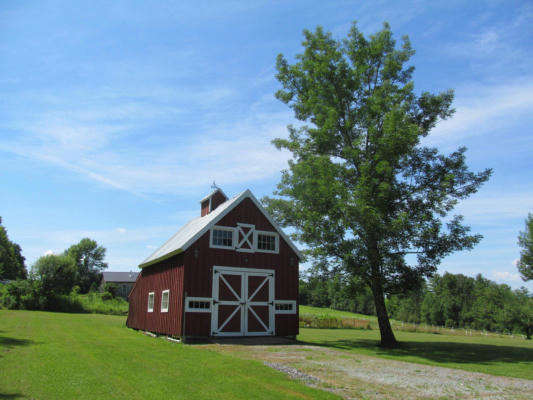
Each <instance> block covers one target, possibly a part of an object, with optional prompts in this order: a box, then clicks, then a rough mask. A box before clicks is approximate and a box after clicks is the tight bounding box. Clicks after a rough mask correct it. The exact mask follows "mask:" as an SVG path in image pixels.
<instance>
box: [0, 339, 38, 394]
mask: <svg viewBox="0 0 533 400" xmlns="http://www.w3.org/2000/svg"><path fill="white" fill-rule="evenodd" d="M34 344H41V343H40V342H36V341H34V340H30V339H17V338H13V337H9V336H0V347H2V350H3V351H10V350H11V349H12V348H14V347H18V346H30V345H34ZM0 357H2V355H1V353H0ZM3 395H4V394H2V393H0V399H3V398H10V397H2V396H3Z"/></svg>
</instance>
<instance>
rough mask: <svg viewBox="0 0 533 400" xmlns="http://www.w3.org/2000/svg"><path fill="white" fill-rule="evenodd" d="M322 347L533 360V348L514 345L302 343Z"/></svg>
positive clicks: (439, 357)
mask: <svg viewBox="0 0 533 400" xmlns="http://www.w3.org/2000/svg"><path fill="white" fill-rule="evenodd" d="M300 343H301V344H308V345H314V346H322V347H332V348H336V349H342V350H354V349H368V350H371V351H372V352H373V353H375V354H376V355H378V356H393V357H398V358H401V357H409V356H413V357H420V358H425V359H427V360H431V361H435V362H439V363H458V364H462V363H467V364H470V363H475V364H491V363H495V362H498V363H501V362H503V363H516V362H524V361H529V362H531V361H532V360H533V349H529V348H524V347H513V346H497V345H487V344H477V343H453V342H412V341H409V342H401V343H400V345H399V346H398V347H397V348H394V349H387V348H382V347H380V346H379V345H378V342H376V341H375V340H370V339H357V340H346V339H339V340H329V341H321V342H316V343H315V342H313V341H301V342H300Z"/></svg>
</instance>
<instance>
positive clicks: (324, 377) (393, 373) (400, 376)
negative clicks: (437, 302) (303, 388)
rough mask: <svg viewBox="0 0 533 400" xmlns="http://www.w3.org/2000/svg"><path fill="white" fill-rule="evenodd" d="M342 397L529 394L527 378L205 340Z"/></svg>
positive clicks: (339, 353)
mask: <svg viewBox="0 0 533 400" xmlns="http://www.w3.org/2000/svg"><path fill="white" fill-rule="evenodd" d="M206 347H209V348H211V349H214V350H216V351H220V352H223V353H231V354H233V355H235V356H237V357H240V358H246V359H256V360H262V361H263V362H264V364H265V365H267V366H270V367H272V368H275V369H277V370H280V371H282V372H284V373H287V374H289V375H290V376H291V377H292V378H293V379H299V380H302V381H303V382H304V383H306V384H308V385H310V386H314V387H318V388H321V389H324V390H328V391H331V392H334V393H337V394H339V395H340V396H342V397H343V398H345V399H435V398H437V399H439V398H445V399H533V381H531V380H527V379H517V378H508V377H500V376H492V375H487V374H482V373H477V372H469V371H463V370H458V369H450V368H442V367H434V366H428V365H421V364H414V363H407V362H401V361H394V360H386V359H382V358H376V357H370V356H364V355H359V354H354V353H350V352H344V351H340V350H333V349H328V348H324V347H317V346H307V345H277V346H276V345H274V346H265V345H238V344H210V345H206Z"/></svg>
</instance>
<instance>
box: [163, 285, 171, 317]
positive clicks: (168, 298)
mask: <svg viewBox="0 0 533 400" xmlns="http://www.w3.org/2000/svg"><path fill="white" fill-rule="evenodd" d="M165 294H166V295H167V307H166V308H163V304H164V302H163V299H164V298H165ZM169 306H170V289H166V290H163V291H162V292H161V312H168V308H169Z"/></svg>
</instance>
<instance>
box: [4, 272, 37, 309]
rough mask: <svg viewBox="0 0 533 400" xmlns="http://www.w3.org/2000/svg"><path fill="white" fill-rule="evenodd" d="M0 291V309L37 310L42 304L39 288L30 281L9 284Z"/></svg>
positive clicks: (18, 280) (17, 281)
mask: <svg viewBox="0 0 533 400" xmlns="http://www.w3.org/2000/svg"><path fill="white" fill-rule="evenodd" d="M0 286H2V291H0V307H3V308H8V309H13V310H17V309H27V310H39V309H41V308H42V307H43V306H44V304H43V302H42V300H41V298H40V296H39V287H38V285H37V284H36V283H35V282H34V281H32V280H21V279H17V280H16V281H13V282H10V283H9V284H7V285H0Z"/></svg>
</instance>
